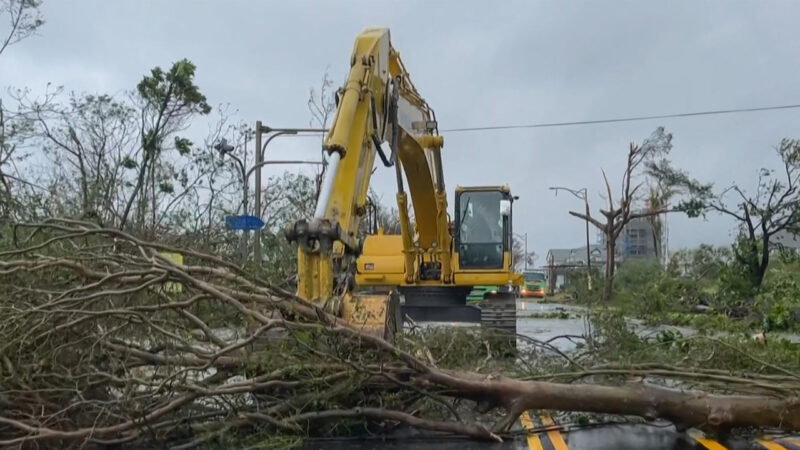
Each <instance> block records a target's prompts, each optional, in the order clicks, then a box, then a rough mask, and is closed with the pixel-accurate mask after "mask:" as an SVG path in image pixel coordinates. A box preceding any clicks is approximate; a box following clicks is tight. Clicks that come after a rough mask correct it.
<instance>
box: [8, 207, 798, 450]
mask: <svg viewBox="0 0 800 450" xmlns="http://www.w3.org/2000/svg"><path fill="white" fill-rule="evenodd" d="M3 236H4V239H5V241H4V247H5V248H7V249H8V248H10V249H8V250H5V251H2V252H0V286H2V292H3V295H2V296H0V308H2V314H1V315H0V362H2V364H0V404H2V412H0V445H22V444H25V443H39V444H42V445H50V446H55V447H59V448H68V447H79V446H86V445H93V444H97V445H109V444H126V443H127V444H131V445H132V446H137V445H143V444H144V443H147V442H149V441H156V442H159V443H161V445H165V443H168V444H170V445H171V446H172V448H190V447H192V446H195V445H198V444H200V443H203V442H208V441H215V442H225V439H237V440H239V441H246V442H250V443H259V445H266V444H267V443H271V444H272V445H274V446H276V447H281V446H287V445H289V444H290V443H292V442H294V441H295V440H297V439H302V438H303V437H306V436H309V435H313V434H315V433H316V434H326V435H331V434H341V433H348V434H352V433H356V432H358V430H365V429H366V430H372V431H376V430H384V431H385V430H387V429H390V428H392V427H395V426H397V425H398V424H402V425H406V426H412V427H416V428H422V429H428V430H435V431H439V432H448V433H456V434H462V435H467V436H470V437H473V438H476V439H487V440H495V441H496V440H500V439H502V438H503V436H506V435H507V434H508V432H509V427H510V426H511V424H512V423H514V421H515V420H516V419H517V417H518V416H519V415H520V414H521V413H522V412H523V411H525V410H528V409H553V410H569V411H589V412H601V413H609V414H621V415H634V416H640V417H642V418H645V419H646V420H655V419H658V418H662V419H667V420H670V421H672V422H673V423H675V424H678V425H679V426H680V427H690V426H695V427H700V428H705V429H729V428H732V427H739V426H765V427H776V428H782V429H786V430H798V429H800V398H798V396H797V392H798V391H800V376H798V375H797V374H796V372H792V371H790V370H786V369H781V368H780V367H778V366H775V365H772V364H768V363H766V362H764V361H759V360H758V359H754V360H753V361H752V364H750V365H749V366H747V367H750V368H751V370H750V371H749V372H748V371H742V372H741V373H736V372H734V371H721V370H714V369H706V368H701V367H699V366H700V365H701V364H702V365H703V366H706V367H707V366H709V365H713V364H714V363H715V362H717V358H720V357H730V356H731V354H733V355H738V357H739V359H741V358H742V350H741V349H740V348H738V347H737V346H734V345H730V344H724V343H722V342H720V345H719V346H711V347H708V348H707V349H703V351H702V352H703V355H695V354H691V355H687V356H686V358H684V362H686V361H696V363H697V365H698V367H694V368H692V367H688V364H687V365H685V366H684V367H681V368H676V367H670V366H667V365H665V364H664V363H663V362H662V363H661V364H658V363H653V364H642V365H639V366H635V367H633V366H630V365H627V366H620V365H619V364H611V363H608V362H607V363H605V364H603V365H598V364H595V363H593V361H592V360H588V359H576V358H577V357H576V356H572V357H571V356H567V355H565V354H561V353H560V352H558V350H557V349H554V348H553V347H552V345H551V344H548V343H543V342H537V341H535V340H533V339H530V338H528V342H529V343H531V344H534V346H533V347H531V348H532V349H533V350H531V353H525V352H523V351H522V350H520V354H519V355H518V357H519V360H520V361H521V364H520V365H519V366H517V367H522V368H524V369H517V370H516V371H505V372H504V373H506V374H515V375H517V376H518V377H519V378H517V379H515V378H510V377H507V376H502V375H494V374H493V372H496V371H497V367H494V366H493V364H496V361H497V360H496V359H493V358H491V356H492V349H491V345H492V344H491V343H490V342H491V340H484V339H482V338H475V336H471V337H470V339H465V340H462V341H456V340H455V339H456V336H457V334H448V335H446V336H444V337H442V338H441V339H437V340H435V341H434V340H430V341H425V339H426V335H425V334H424V333H422V332H419V333H416V334H415V333H411V334H409V335H405V336H398V337H397V338H396V339H395V344H390V343H389V342H387V341H385V340H383V339H381V338H380V337H377V336H375V335H373V334H371V333H369V332H366V331H364V330H362V329H360V328H359V326H358V324H357V323H344V322H342V321H341V320H340V319H338V318H336V317H334V316H331V315H329V314H327V313H326V312H324V311H323V310H322V309H320V308H318V307H317V306H316V305H314V304H311V303H309V302H306V301H305V300H303V299H300V298H297V297H295V296H294V295H292V294H291V293H290V292H286V291H283V290H281V289H279V288H276V287H273V286H271V285H269V284H267V283H266V282H264V281H263V280H259V279H254V278H252V277H250V276H248V275H247V274H246V273H245V272H243V271H242V270H241V269H240V268H238V267H237V266H235V265H232V264H229V263H226V262H225V261H223V260H221V259H219V258H218V257H215V256H209V255H205V254H202V253H199V252H196V251H192V250H185V249H184V250H182V249H177V248H172V247H170V246H166V245H164V244H158V243H150V242H145V241H142V240H140V239H137V238H135V237H134V236H132V235H129V234H126V233H124V232H122V231H119V230H118V229H113V228H100V227H98V226H97V225H96V224H93V223H88V222H77V221H72V220H48V221H45V222H41V223H35V224H17V225H15V226H13V227H9V228H7V229H4V230H3ZM169 252H173V253H174V252H180V253H181V254H182V255H183V263H182V264H176V263H174V262H172V260H171V259H170V258H169V255H168V254H167V253H169ZM428 337H430V336H428ZM708 339H709V340H711V339H710V338H708ZM426 342H427V343H426ZM723 344H724V345H723ZM484 347H485V349H484ZM543 349H547V350H549V351H550V352H551V354H557V355H559V356H558V359H557V361H558V363H553V362H552V361H551V360H550V359H548V358H545V354H544V353H542V351H543ZM706 350H707V351H706ZM650 353H652V351H650ZM471 354H472V355H474V358H471V359H470V358H468V359H467V360H464V359H463V358H462V357H463V355H471ZM484 354H485V355H486V356H485V357H484ZM706 355H710V356H706ZM459 358H460V359H459ZM693 358H697V359H696V360H695V359H693ZM547 361H550V362H549V363H547V364H551V365H547V364H545V363H546V362H547ZM755 372H758V373H755ZM631 377H638V379H637V380H631ZM523 378H527V380H526V379H523ZM670 379H673V380H683V381H685V382H687V383H689V384H687V385H684V388H688V387H694V388H695V389H696V390H674V389H669V388H666V387H663V383H664V380H670ZM598 382H602V383H604V384H602V385H601V384H597V383H598ZM657 383H661V385H659V384H657ZM714 391H717V392H714Z"/></svg>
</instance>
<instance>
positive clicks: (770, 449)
mask: <svg viewBox="0 0 800 450" xmlns="http://www.w3.org/2000/svg"><path fill="white" fill-rule="evenodd" d="M756 441H758V443H759V444H761V446H762V447H764V448H766V449H767V450H786V447H784V446H782V445H781V444H778V443H777V442H774V441H770V440H767V439H756Z"/></svg>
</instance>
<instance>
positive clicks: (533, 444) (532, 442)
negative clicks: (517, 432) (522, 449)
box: [519, 411, 544, 450]
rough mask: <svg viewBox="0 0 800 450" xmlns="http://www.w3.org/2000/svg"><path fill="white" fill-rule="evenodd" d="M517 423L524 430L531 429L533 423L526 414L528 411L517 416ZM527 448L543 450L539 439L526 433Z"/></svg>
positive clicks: (535, 435) (533, 434) (536, 435)
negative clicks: (518, 422)
mask: <svg viewBox="0 0 800 450" xmlns="http://www.w3.org/2000/svg"><path fill="white" fill-rule="evenodd" d="M519 421H520V423H521V424H522V427H523V428H525V429H526V430H531V429H532V428H533V421H532V420H531V416H530V415H529V414H528V411H525V412H523V413H522V414H520V415H519ZM528 448H529V449H531V450H544V447H542V441H541V440H540V439H539V435H538V434H536V433H531V432H530V431H528Z"/></svg>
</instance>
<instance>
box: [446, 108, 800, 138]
mask: <svg viewBox="0 0 800 450" xmlns="http://www.w3.org/2000/svg"><path fill="white" fill-rule="evenodd" d="M796 108H800V104H797V105H779V106H761V107H757V108H738V109H721V110H716V111H700V112H689V113H678V114H660V115H655V116H636V117H622V118H616V119H598V120H579V121H574V122H550V123H533V124H527V125H494V126H485V127H467V128H449V129H443V130H441V131H442V132H448V133H459V132H465V131H491V130H512V129H520V128H549V127H567V126H575V125H596V124H601V123H617V122H636V121H641V120H652V119H670V118H675V117H695V116H713V115H719V114H735V113H749V112H758V111H773V110H779V109H796Z"/></svg>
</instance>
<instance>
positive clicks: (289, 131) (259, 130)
mask: <svg viewBox="0 0 800 450" xmlns="http://www.w3.org/2000/svg"><path fill="white" fill-rule="evenodd" d="M326 131H328V130H327V129H324V128H272V127H268V126H265V125H263V124H262V123H261V121H260V120H259V121H257V122H256V129H255V138H256V148H255V151H256V155H255V156H256V164H255V165H254V166H253V167H251V168H250V171H249V172H247V176H249V175H250V174H251V173H252V172H253V171H254V170H255V171H256V205H255V206H256V208H255V216H256V217H258V218H259V219H260V218H261V168H262V167H264V166H266V165H268V164H279V162H278V161H270V162H264V153H265V152H266V150H267V145H269V143H270V142H272V140H273V139H275V138H276V137H278V136H285V135H296V134H299V133H324V132H326ZM267 134H270V136H269V137H268V138H267V140H266V142H264V144H263V145H262V144H261V138H262V136H263V135H267ZM287 163H288V164H319V165H324V164H325V163H324V161H318V162H317V161H313V162H312V161H296V162H283V163H282V164H287ZM255 259H256V270H257V271H258V273H259V274H260V273H261V229H258V230H256V242H255Z"/></svg>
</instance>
